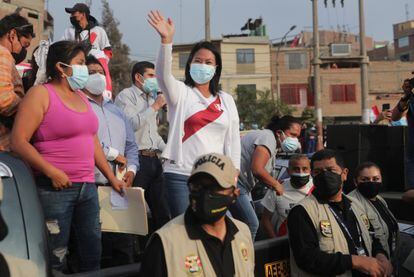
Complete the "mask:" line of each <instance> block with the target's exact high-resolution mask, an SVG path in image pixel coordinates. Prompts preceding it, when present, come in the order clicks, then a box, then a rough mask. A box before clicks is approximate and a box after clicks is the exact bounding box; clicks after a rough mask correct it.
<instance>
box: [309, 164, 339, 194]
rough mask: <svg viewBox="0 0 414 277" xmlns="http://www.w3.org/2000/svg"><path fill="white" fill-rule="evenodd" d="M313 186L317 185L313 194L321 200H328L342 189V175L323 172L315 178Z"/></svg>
mask: <svg viewBox="0 0 414 277" xmlns="http://www.w3.org/2000/svg"><path fill="white" fill-rule="evenodd" d="M313 184H314V185H315V189H314V191H313V194H315V196H316V197H317V198H319V199H321V200H328V199H329V198H331V197H332V196H334V195H335V194H337V193H338V192H339V190H340V189H341V186H342V178H341V174H337V173H334V172H331V171H323V172H322V173H319V174H318V175H316V176H315V177H313Z"/></svg>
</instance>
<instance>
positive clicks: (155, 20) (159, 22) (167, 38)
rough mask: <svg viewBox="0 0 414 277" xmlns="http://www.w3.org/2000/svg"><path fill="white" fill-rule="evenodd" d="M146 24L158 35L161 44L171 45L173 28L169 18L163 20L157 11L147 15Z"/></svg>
mask: <svg viewBox="0 0 414 277" xmlns="http://www.w3.org/2000/svg"><path fill="white" fill-rule="evenodd" d="M147 20H148V23H149V24H150V25H151V26H152V27H153V28H154V29H155V30H156V31H157V32H158V34H160V37H161V42H162V43H172V41H173V37H174V33H175V26H174V23H173V22H172V20H171V18H168V19H165V18H164V17H163V16H162V15H161V14H160V12H159V11H151V12H150V13H149V14H148V19H147Z"/></svg>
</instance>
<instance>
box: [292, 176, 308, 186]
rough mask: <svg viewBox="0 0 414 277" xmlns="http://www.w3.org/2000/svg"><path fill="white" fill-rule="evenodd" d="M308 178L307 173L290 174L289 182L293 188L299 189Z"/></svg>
mask: <svg viewBox="0 0 414 277" xmlns="http://www.w3.org/2000/svg"><path fill="white" fill-rule="evenodd" d="M309 178H310V176H309V175H307V176H295V175H291V176H290V184H291V185H292V187H294V188H295V189H299V188H301V187H303V186H304V185H306V184H307V183H308V182H309Z"/></svg>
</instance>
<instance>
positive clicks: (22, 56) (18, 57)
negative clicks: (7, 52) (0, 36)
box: [9, 38, 27, 64]
mask: <svg viewBox="0 0 414 277" xmlns="http://www.w3.org/2000/svg"><path fill="white" fill-rule="evenodd" d="M9 40H10V43H11V45H12V51H11V54H12V56H13V59H14V62H15V64H19V63H21V62H22V61H24V59H25V58H26V55H27V50H26V48H24V47H23V45H22V43H21V42H20V39H19V43H20V46H21V47H22V48H21V50H20V52H19V53H14V52H13V41H12V40H11V39H10V38H9Z"/></svg>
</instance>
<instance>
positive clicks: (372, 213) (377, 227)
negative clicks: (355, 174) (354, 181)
mask: <svg viewBox="0 0 414 277" xmlns="http://www.w3.org/2000/svg"><path fill="white" fill-rule="evenodd" d="M348 195H349V196H351V197H353V198H355V199H357V200H358V201H359V202H360V203H361V205H362V208H363V209H364V211H365V213H366V214H367V216H368V219H369V221H370V222H371V225H372V227H373V229H374V232H375V237H376V238H378V239H379V240H380V242H381V245H382V247H383V248H384V250H385V251H386V252H387V254H388V256H389V257H391V256H390V247H389V245H388V236H389V230H388V226H387V223H385V221H384V220H383V219H382V217H381V215H380V213H379V212H378V211H377V209H376V208H375V206H374V205H372V203H371V202H370V201H369V200H368V199H366V198H365V197H364V196H363V195H362V194H361V193H360V192H359V191H358V190H357V189H355V190H353V191H351V192H350V193H349V194H348ZM377 198H378V200H379V201H381V202H382V203H383V204H384V205H385V207H386V208H387V209H388V206H387V203H386V202H385V200H384V199H383V198H382V197H381V196H379V195H378V196H377ZM390 215H391V216H392V217H393V219H394V220H395V221H397V220H396V219H395V218H394V216H393V215H392V213H391V211H390ZM396 245H398V233H397V237H396ZM395 253H396V249H394V252H393V257H391V258H392V259H394V258H395Z"/></svg>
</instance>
